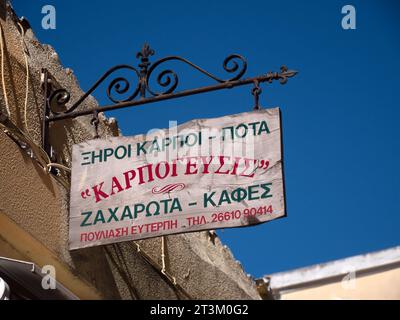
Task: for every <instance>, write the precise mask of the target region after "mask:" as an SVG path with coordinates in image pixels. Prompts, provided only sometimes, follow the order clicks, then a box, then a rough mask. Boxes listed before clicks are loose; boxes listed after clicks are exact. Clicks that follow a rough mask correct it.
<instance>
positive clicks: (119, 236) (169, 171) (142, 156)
mask: <svg viewBox="0 0 400 320" xmlns="http://www.w3.org/2000/svg"><path fill="white" fill-rule="evenodd" d="M281 136H282V132H281V119H280V110H279V108H273V109H265V110H257V111H253V112H247V113H241V114H235V115H229V116H225V117H221V118H215V119H203V120H192V121H190V122H187V123H185V124H182V125H180V126H171V127H170V128H169V129H163V130H152V131H150V132H149V133H147V134H145V135H137V136H133V137H112V138H108V139H95V140H90V141H87V142H83V143H80V144H76V145H74V146H73V151H72V177H71V202H70V224H69V226H70V249H78V248H84V247H90V246H96V245H103V244H107V243H114V242H121V241H128V240H137V239H145V238H150V237H156V236H161V235H168V234H176V233H183V232H192V231H200V230H208V229H218V228H231V227H243V226H250V225H255V224H260V223H263V222H267V221H270V220H273V219H277V218H281V217H283V216H285V215H286V213H285V195H284V181H283V164H282V143H281V141H282V139H281Z"/></svg>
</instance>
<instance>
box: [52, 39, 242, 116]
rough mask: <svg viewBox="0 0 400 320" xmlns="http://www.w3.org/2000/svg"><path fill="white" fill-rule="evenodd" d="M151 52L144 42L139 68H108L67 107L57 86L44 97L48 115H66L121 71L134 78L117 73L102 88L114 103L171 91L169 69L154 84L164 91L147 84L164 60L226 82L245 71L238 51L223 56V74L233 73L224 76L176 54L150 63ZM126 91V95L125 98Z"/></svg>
mask: <svg viewBox="0 0 400 320" xmlns="http://www.w3.org/2000/svg"><path fill="white" fill-rule="evenodd" d="M154 53H155V52H154V50H153V49H151V48H150V47H149V45H147V44H145V45H144V46H143V48H142V50H141V51H140V52H139V53H138V54H137V55H136V57H137V58H138V59H140V63H139V68H140V70H138V69H136V68H135V67H132V66H130V65H118V66H115V67H113V68H111V69H109V70H108V71H107V72H106V73H104V74H103V75H102V76H101V77H100V78H99V79H98V80H97V81H96V83H95V84H94V85H93V86H92V87H91V88H90V89H89V90H88V91H87V92H86V93H85V94H84V95H82V96H81V97H80V98H79V99H78V100H77V101H76V102H75V103H74V104H73V105H72V106H70V107H68V108H67V107H66V105H67V104H68V103H69V102H70V99H71V96H70V93H69V92H68V91H67V90H65V89H58V90H55V91H53V92H52V93H51V94H50V95H49V98H48V103H49V107H50V110H51V112H52V114H53V115H59V114H61V113H64V114H68V113H71V112H73V111H74V110H75V109H76V108H77V107H78V106H79V105H80V104H81V103H82V102H83V101H84V100H85V99H86V98H87V97H88V96H89V95H90V94H91V93H93V91H95V90H96V89H97V88H98V87H99V86H100V85H101V84H102V83H103V82H104V81H105V80H106V79H108V78H109V77H110V76H111V75H112V74H113V73H114V72H117V71H121V70H125V71H133V72H134V76H135V79H128V78H127V77H125V76H117V77H115V78H113V79H112V80H111V81H110V82H109V84H108V86H107V91H106V92H107V97H108V99H110V101H112V102H113V103H116V104H118V103H123V102H128V101H133V100H135V99H136V98H138V97H139V96H140V98H145V97H146V93H147V94H149V95H150V96H153V97H157V96H160V95H164V94H170V93H173V92H174V91H175V89H176V88H177V87H178V84H179V77H178V75H177V74H176V73H175V72H174V71H173V70H172V69H165V70H162V71H161V72H160V73H158V75H157V78H156V80H157V84H158V85H159V86H160V87H162V88H165V90H164V91H162V92H156V91H155V90H152V89H151V88H150V85H149V83H150V78H151V76H152V74H153V73H154V71H155V70H156V69H157V67H159V66H160V65H161V64H162V63H164V62H168V61H180V62H183V63H184V64H186V65H188V66H190V67H193V68H194V69H196V70H198V71H199V72H200V73H202V74H204V75H206V76H207V77H208V78H210V79H213V80H215V81H216V82H218V83H227V82H230V81H236V80H239V79H241V77H242V76H243V75H244V74H245V73H246V70H247V62H246V60H245V58H244V57H242V56H241V55H238V54H232V55H230V56H228V57H227V58H225V60H224V61H223V68H224V70H225V71H226V72H227V73H229V74H232V75H233V76H232V77H230V78H228V79H222V78H219V77H217V76H215V75H213V74H211V73H210V72H208V71H206V70H204V69H202V68H200V67H199V66H197V65H195V64H194V63H192V62H190V61H189V60H187V59H184V58H182V57H179V56H169V57H165V58H162V59H160V60H158V61H156V62H154V63H150V62H149V57H150V56H152V55H154ZM127 94H128V96H127V97H126V95H127Z"/></svg>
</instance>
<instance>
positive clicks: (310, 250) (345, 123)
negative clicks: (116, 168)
mask: <svg viewBox="0 0 400 320" xmlns="http://www.w3.org/2000/svg"><path fill="white" fill-rule="evenodd" d="M45 4H53V5H54V6H55V7H56V9H57V28H56V30H43V29H42V28H41V19H42V16H43V15H42V14H41V8H42V6H43V5H45ZM346 4H352V5H354V6H355V8H356V12H357V29H356V30H347V31H345V30H343V29H342V28H341V19H342V14H341V8H342V6H343V5H346ZM13 5H14V8H15V9H16V11H17V13H18V14H19V15H24V16H26V17H27V18H28V20H29V21H30V23H31V25H32V28H33V29H34V31H35V33H36V35H37V37H38V38H39V39H40V40H41V41H42V42H44V43H49V44H51V45H52V46H53V47H54V48H55V49H56V50H57V52H58V54H59V56H60V59H61V61H62V63H63V64H64V65H65V66H66V67H70V68H72V69H73V70H74V73H75V74H76V76H77V77H78V79H79V81H80V84H81V86H82V88H83V89H84V90H85V89H87V88H89V87H90V86H91V84H92V83H94V81H95V80H96V79H97V78H98V77H99V76H100V75H101V74H102V73H103V72H104V71H105V70H107V69H108V68H109V67H111V66H113V65H116V64H121V63H126V64H132V65H136V64H137V60H136V58H135V54H136V52H137V51H138V50H139V49H140V48H141V46H142V44H143V43H144V42H145V41H147V42H149V43H150V45H151V46H152V47H153V48H154V49H155V50H156V56H155V57H153V58H154V59H156V58H161V57H163V56H166V55H175V54H177V55H181V56H183V57H186V58H188V59H190V60H191V61H193V62H195V63H197V64H199V65H201V66H203V67H204V68H206V69H207V70H210V71H211V72H214V73H216V74H218V75H221V76H223V75H224V73H223V70H222V66H221V65H222V61H223V59H224V57H225V56H227V55H228V54H230V53H240V54H242V55H244V56H245V57H246V58H247V60H248V65H249V68H248V72H247V75H248V76H253V75H257V74H261V73H265V72H267V71H269V70H278V69H279V67H280V65H282V64H286V65H287V66H288V67H289V68H293V69H296V70H299V72H300V73H299V75H298V76H297V77H295V78H293V79H291V80H290V81H289V82H288V84H287V85H285V86H280V85H279V84H278V83H276V84H273V85H270V86H263V94H262V96H261V104H262V105H263V106H265V107H271V106H280V107H281V108H282V114H283V126H284V128H283V129H284V147H285V173H286V189H287V190H286V191H287V210H288V217H287V218H285V219H280V220H277V221H273V222H271V223H267V224H263V225H259V226H256V227H250V228H239V229H227V230H224V231H223V232H221V231H219V235H220V237H221V238H222V240H223V242H224V243H226V244H227V245H229V246H230V247H231V249H232V251H233V253H234V255H235V257H236V258H237V259H238V260H240V261H241V262H242V264H243V265H244V268H245V270H246V271H247V272H248V273H251V274H252V275H254V276H256V277H258V276H262V275H264V274H268V273H272V272H277V271H283V270H288V269H292V268H297V267H301V266H306V265H310V264H314V263H320V262H325V261H328V260H332V259H338V258H343V257H346V256H351V255H356V254H361V253H366V252H370V251H374V250H380V249H384V248H387V247H391V246H395V245H399V244H400V232H399V226H400V204H399V200H400V191H399V190H400V167H399V166H400V143H399V137H400V134H399V128H400V126H399V121H400V108H399V107H400V106H399V93H400V80H399V77H400V59H399V57H400V41H399V39H400V37H399V36H400V4H399V2H398V1H395V0H394V1H367V0H363V1H348V0H346V1H333V0H332V1H311V0H307V1H297V0H293V1H269V0H262V1H231V0H224V1H122V0H114V1H77V0H70V1H60V0H46V1H41V0H35V1H26V0H14V1H13ZM171 66H174V67H176V69H177V70H179V74H180V81H181V84H180V88H181V89H183V88H194V87H197V86H202V85H207V84H211V82H209V80H207V79H206V78H204V77H202V76H201V75H200V74H198V73H196V72H195V71H192V70H190V69H187V68H181V67H179V66H178V65H177V64H173V65H171ZM249 90H250V87H244V88H237V89H234V90H231V91H220V92H216V93H208V94H203V95H199V96H193V97H188V98H183V99H179V100H173V101H169V102H162V103H157V104H152V105H147V106H142V107H139V108H134V109H127V110H122V111H118V112H113V113H108V116H115V117H117V118H118V120H119V125H120V127H121V129H122V131H123V134H124V135H134V134H139V133H145V132H147V131H148V130H149V129H150V128H164V127H167V126H168V120H177V121H178V122H179V123H182V122H185V121H187V120H191V119H195V118H206V117H218V116H222V115H226V114H231V113H239V112H244V111H248V110H250V108H251V106H252V104H253V100H252V97H251V95H250V94H249V92H250V91H249ZM95 96H96V98H97V99H98V100H99V101H100V103H102V104H106V103H108V101H107V99H106V98H105V94H104V91H103V92H99V91H98V92H96V93H95Z"/></svg>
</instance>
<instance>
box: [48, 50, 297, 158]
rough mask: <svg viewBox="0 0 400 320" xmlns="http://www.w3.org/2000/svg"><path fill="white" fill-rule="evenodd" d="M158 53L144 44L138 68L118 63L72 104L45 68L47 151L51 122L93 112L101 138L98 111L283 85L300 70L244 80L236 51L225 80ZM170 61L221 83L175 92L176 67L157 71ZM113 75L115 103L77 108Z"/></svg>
mask: <svg viewBox="0 0 400 320" xmlns="http://www.w3.org/2000/svg"><path fill="white" fill-rule="evenodd" d="M154 53H155V52H154V50H153V49H151V48H150V46H149V45H148V44H145V45H144V46H143V47H142V50H141V51H140V52H139V53H137V55H136V58H137V59H139V60H140V63H139V64H138V68H135V67H132V66H130V65H117V66H115V67H113V68H111V69H109V70H108V71H107V72H106V73H104V74H103V75H102V76H101V77H100V78H99V79H98V80H97V81H96V83H95V84H94V85H93V86H92V87H91V88H90V89H89V90H88V91H87V92H86V93H85V94H83V95H82V96H81V97H80V98H79V99H78V100H77V101H76V102H74V103H73V104H72V105H68V104H69V103H70V100H71V95H70V93H69V92H68V91H67V90H65V89H59V88H57V86H53V82H52V79H51V75H50V74H49V72H48V71H47V70H46V69H43V70H42V76H43V84H44V86H43V89H44V102H45V103H44V117H43V141H42V145H43V149H44V150H46V152H47V154H48V155H49V156H51V147H50V143H49V128H50V127H49V124H50V122H52V121H58V120H62V119H68V118H75V117H79V116H83V115H92V120H91V123H92V124H93V125H94V127H95V131H96V135H95V137H98V136H99V135H98V125H99V117H98V114H99V112H101V111H108V110H115V109H118V108H125V107H130V106H138V105H141V104H145V103H151V102H156V101H162V100H168V99H173V98H179V97H184V96H189V95H194V94H199V93H204V92H210V91H215V90H221V89H230V88H233V87H237V86H243V85H249V84H252V83H253V84H254V85H255V86H256V89H257V88H259V86H258V85H259V84H260V83H262V82H268V83H271V82H272V81H274V80H279V82H280V83H281V84H285V83H286V82H287V80H288V78H291V77H293V76H295V75H296V74H297V71H293V70H288V69H287V68H286V67H285V66H283V67H281V70H280V72H268V73H266V74H262V75H258V76H256V77H253V78H246V79H242V77H243V75H244V74H245V73H246V71H247V62H246V60H245V59H244V58H243V57H242V56H240V55H238V54H232V55H230V56H228V57H227V58H225V60H224V61H223V69H224V71H225V72H226V73H228V74H229V75H231V77H229V78H227V79H223V78H220V77H217V76H215V75H214V74H212V73H210V72H208V71H206V70H204V69H202V68H200V67H199V66H197V65H195V64H194V63H192V62H191V61H189V60H187V59H184V58H182V57H179V56H168V57H165V58H162V59H160V60H157V61H156V62H154V63H151V62H150V60H149V58H150V56H153V55H154ZM170 61H172V62H174V61H175V62H176V61H177V62H182V63H183V64H185V65H188V66H189V67H191V68H194V69H195V70H197V71H198V72H199V73H201V74H203V75H205V76H206V77H208V78H210V79H212V80H214V81H216V82H217V84H214V85H210V86H206V87H200V88H195V89H186V90H183V91H180V92H175V90H176V88H177V87H178V84H179V77H178V75H177V74H176V72H175V71H173V70H172V69H163V70H161V71H160V72H159V73H157V72H156V70H157V67H159V66H160V65H161V64H163V63H164V62H170ZM118 71H124V72H131V73H133V78H132V77H127V76H121V75H119V76H116V75H114V72H118ZM153 74H155V75H156V83H157V84H158V86H160V87H161V88H163V90H162V91H160V92H157V91H156V90H153V89H152V88H151V87H150V79H151V77H152V76H153ZM112 75H114V77H111V76H112ZM110 78H111V80H110V81H109V82H108V85H107V86H106V92H107V97H108V99H109V100H110V101H111V102H113V104H112V105H108V106H107V105H106V106H96V107H93V108H90V109H85V110H83V109H82V110H77V111H75V110H76V109H77V108H78V106H80V105H81V103H82V102H83V101H84V100H85V99H86V98H88V97H89V95H90V94H92V93H93V91H95V90H96V89H97V88H98V87H99V86H100V85H101V84H103V82H104V81H106V80H109V79H110ZM53 80H54V79H53ZM260 92H261V89H260V91H258V90H257V91H253V94H254V95H255V99H256V101H255V106H256V109H257V108H258V95H259V93H260ZM147 96H148V97H147ZM67 105H68V106H67Z"/></svg>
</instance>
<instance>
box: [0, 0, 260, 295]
mask: <svg viewBox="0 0 400 320" xmlns="http://www.w3.org/2000/svg"><path fill="white" fill-rule="evenodd" d="M21 14H23V15H25V16H27V15H28V14H29V13H26V12H23V13H21ZM28 18H29V16H28ZM17 19H18V18H17V17H16V16H15V14H14V12H13V11H12V9H11V8H10V7H9V6H7V4H6V3H5V1H3V0H0V23H1V25H2V28H3V32H4V37H3V40H4V49H5V54H4V61H5V64H4V77H5V84H6V91H7V96H8V103H9V107H10V111H11V115H10V119H11V120H12V122H13V123H14V124H15V125H17V126H18V127H19V128H20V129H22V130H24V131H26V127H25V122H24V117H23V114H24V98H25V79H26V78H25V72H26V69H25V62H24V56H23V51H22V50H23V46H22V43H21V33H20V32H19V29H18V28H17ZM25 41H26V44H27V48H28V51H29V56H28V61H29V71H30V82H29V100H28V109H27V115H28V125H29V131H28V133H29V135H30V136H31V137H32V139H33V140H34V141H35V142H36V143H39V144H40V142H41V119H42V117H43V112H42V101H43V92H42V88H41V86H40V71H41V69H42V68H43V67H45V68H47V69H48V70H49V71H50V73H51V74H52V75H53V76H54V77H55V78H56V80H57V82H58V83H59V84H60V85H62V86H64V87H65V88H67V89H68V90H69V91H70V92H71V95H72V98H71V100H72V101H74V100H76V99H77V98H78V97H79V96H80V95H81V94H82V91H81V89H80V87H79V85H78V82H77V80H76V78H75V76H74V75H73V72H72V71H71V70H69V69H65V68H64V67H63V66H62V65H61V63H60V60H59V58H58V54H57V53H56V52H55V51H54V50H53V49H52V48H51V47H50V46H48V45H43V44H41V43H40V42H38V40H37V39H36V38H35V36H34V34H33V33H32V30H28V31H27V33H26V35H25ZM61 56H62V53H61ZM102 71H103V70H99V74H100V73H101V72H102ZM95 80H96V79H93V81H95ZM2 91H3V90H0V110H1V111H2V112H3V113H4V112H6V110H5V101H4V95H3V92H2ZM96 105H97V102H96V100H95V99H94V98H92V97H90V98H89V99H87V100H86V102H85V103H83V104H82V106H81V107H80V108H90V107H94V106H96ZM126 112H134V111H132V110H127V111H126ZM149 126H151V123H149ZM99 130H100V135H101V136H103V137H104V136H111V135H118V134H119V131H118V128H117V125H116V123H115V121H112V120H108V119H106V118H105V117H104V116H102V117H101V122H100V127H99ZM93 136H94V130H93V128H92V126H91V125H90V117H81V118H79V119H74V120H66V121H62V122H59V123H57V124H55V125H53V127H52V129H51V137H50V141H51V144H52V145H53V147H54V148H55V150H56V152H57V155H58V159H57V160H58V161H59V162H61V163H63V164H65V165H67V166H69V165H70V151H71V145H72V144H73V143H78V142H81V141H84V140H87V139H92V138H93ZM0 145H1V153H0V214H4V215H6V216H7V217H8V218H10V219H11V220H12V221H13V222H15V224H16V225H18V226H19V227H20V228H21V230H24V232H27V233H28V234H29V236H31V237H33V238H34V239H35V240H37V241H38V242H40V243H41V244H43V245H44V247H46V249H49V250H50V251H51V252H52V253H54V255H55V256H56V257H57V258H58V259H59V260H60V261H61V262H62V263H63V264H65V266H66V268H67V269H68V270H70V271H71V273H72V274H74V275H75V276H77V277H78V278H80V279H83V280H84V281H87V282H88V283H90V284H91V285H92V286H93V287H95V288H96V289H97V290H98V292H99V293H100V295H101V296H102V297H104V298H110V299H119V298H122V299H131V298H140V299H149V298H152V299H176V298H177V295H176V293H175V292H174V290H173V289H172V288H171V286H170V285H169V284H167V283H166V282H165V281H164V280H163V279H162V278H160V276H159V274H158V273H157V272H156V271H155V270H154V269H153V268H152V267H151V266H150V265H149V264H148V263H147V262H145V261H144V259H143V258H142V257H141V256H140V255H139V254H138V253H137V252H135V250H134V247H133V246H132V244H131V243H120V244H115V245H109V246H106V247H96V248H89V249H83V250H77V251H73V252H70V251H69V250H68V201H69V200H68V198H69V195H68V191H69V190H68V186H67V187H65V186H63V185H62V184H60V183H59V182H58V181H57V180H56V179H54V178H53V177H52V176H51V175H49V174H47V173H45V172H44V170H43V169H42V168H41V167H40V166H39V165H38V164H37V163H36V162H35V161H34V160H33V159H32V158H30V157H29V156H28V155H27V154H26V153H25V151H23V150H21V149H20V147H19V146H17V144H16V143H15V142H14V141H12V140H11V139H10V137H9V136H8V135H6V134H5V133H4V132H3V130H0ZM67 178H68V177H67ZM6 233H7V230H6V229H5V225H4V224H3V225H2V224H1V223H0V238H7V237H5V235H6ZM2 236H4V237H2ZM3 240H4V239H3ZM12 240H13V241H18V239H12ZM1 243H3V244H4V243H5V241H0V255H2V254H4V255H5V254H6V253H7V254H8V255H9V254H11V253H10V252H12V250H9V247H8V245H7V249H6V244H4V245H3V246H2V245H1ZM166 243H167V251H168V256H169V260H168V267H169V269H170V272H171V274H173V275H174V276H176V277H177V280H178V282H179V284H180V285H181V286H182V287H183V288H184V289H185V290H186V291H187V292H188V293H189V294H190V295H191V296H192V297H194V298H198V299H199V298H201V299H222V298H227V299H259V295H258V293H257V290H256V287H255V284H254V282H253V280H251V279H250V278H249V277H248V276H247V275H246V274H245V273H244V271H243V270H242V267H241V266H240V264H238V263H237V262H236V261H235V259H234V258H233V256H232V254H231V252H230V250H229V249H228V248H226V247H225V246H223V245H222V244H221V242H220V241H219V239H218V238H216V239H214V238H213V237H210V234H209V233H208V232H199V233H192V234H184V235H175V236H169V237H167V242H166ZM140 244H141V246H142V247H143V249H144V250H145V251H146V252H147V253H149V254H150V255H151V256H152V258H153V259H154V260H156V261H158V262H159V263H160V261H161V257H160V254H161V240H160V239H151V240H145V241H141V242H140ZM2 248H3V251H2ZM18 250H19V251H23V250H24V249H18ZM18 250H16V251H15V252H17V251H18ZM28 250H29V249H26V252H19V253H18V254H17V253H15V255H16V257H15V258H20V256H21V255H22V256H26V257H29V258H30V259H32V260H33V262H37V261H35V260H38V261H39V260H40V262H41V263H40V264H44V260H45V259H44V258H43V256H42V257H41V258H40V259H39V258H38V253H36V251H35V252H33V251H32V252H28ZM39 251H40V250H39ZM43 255H45V257H46V255H48V253H47V251H46V252H45V251H43ZM63 284H64V285H65V286H66V287H68V283H63Z"/></svg>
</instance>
